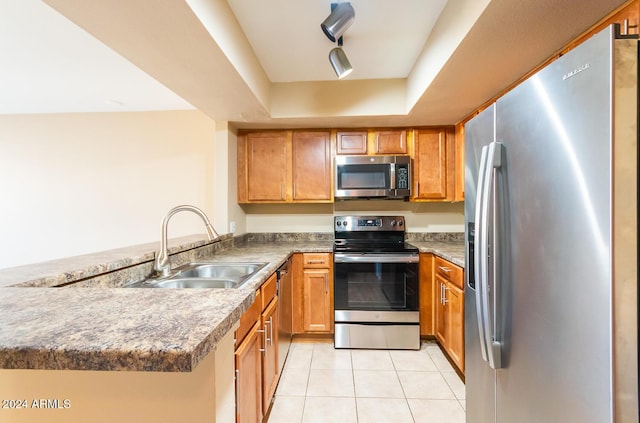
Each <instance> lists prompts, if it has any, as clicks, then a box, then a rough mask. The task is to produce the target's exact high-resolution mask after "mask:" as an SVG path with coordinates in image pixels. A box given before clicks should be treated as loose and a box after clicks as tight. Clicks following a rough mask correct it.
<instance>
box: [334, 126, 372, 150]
mask: <svg viewBox="0 0 640 423" xmlns="http://www.w3.org/2000/svg"><path fill="white" fill-rule="evenodd" d="M336 154H367V131H338V133H337V134H336Z"/></svg>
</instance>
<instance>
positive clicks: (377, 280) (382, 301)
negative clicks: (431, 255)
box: [334, 263, 418, 311]
mask: <svg viewBox="0 0 640 423" xmlns="http://www.w3.org/2000/svg"><path fill="white" fill-rule="evenodd" d="M334 269H335V278H334V283H335V294H334V295H335V298H334V301H335V309H336V310H380V311H384V310H411V311H415V310H418V275H417V271H418V265H417V264H415V263H335V268H334Z"/></svg>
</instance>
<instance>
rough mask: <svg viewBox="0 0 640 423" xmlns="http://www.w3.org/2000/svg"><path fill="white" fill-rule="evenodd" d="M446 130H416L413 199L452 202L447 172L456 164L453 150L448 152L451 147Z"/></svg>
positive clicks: (451, 141)
mask: <svg viewBox="0 0 640 423" xmlns="http://www.w3.org/2000/svg"><path fill="white" fill-rule="evenodd" d="M449 132H450V131H449V130H448V129H445V128H437V129H417V130H415V132H414V149H415V151H414V165H413V187H414V191H413V193H412V197H411V198H412V199H413V200H436V201H437V200H440V201H442V200H451V201H453V194H454V193H453V177H449V173H450V170H452V169H453V168H454V167H455V162H454V161H455V158H454V157H453V151H452V152H451V154H449V152H448V150H449V148H450V149H451V150H453V149H454V145H453V140H452V138H453V137H452V136H450V135H449ZM449 144H451V147H449ZM450 184H451V186H450Z"/></svg>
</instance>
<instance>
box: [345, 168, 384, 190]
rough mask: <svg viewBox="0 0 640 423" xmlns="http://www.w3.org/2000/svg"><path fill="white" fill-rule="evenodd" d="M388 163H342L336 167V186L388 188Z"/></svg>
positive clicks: (346, 187) (347, 187) (347, 188)
mask: <svg viewBox="0 0 640 423" xmlns="http://www.w3.org/2000/svg"><path fill="white" fill-rule="evenodd" d="M389 179H390V178H389V165H388V164H384V165H383V164H376V165H343V166H340V167H339V169H338V188H339V189H341V190H349V189H389V187H390V182H389Z"/></svg>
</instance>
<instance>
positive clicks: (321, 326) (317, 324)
mask: <svg viewBox="0 0 640 423" xmlns="http://www.w3.org/2000/svg"><path fill="white" fill-rule="evenodd" d="M293 269H294V270H293V275H294V278H293V313H292V314H293V315H292V318H293V319H292V326H293V333H294V334H332V333H333V321H334V319H333V257H332V254H331V253H304V254H294V256H293Z"/></svg>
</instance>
